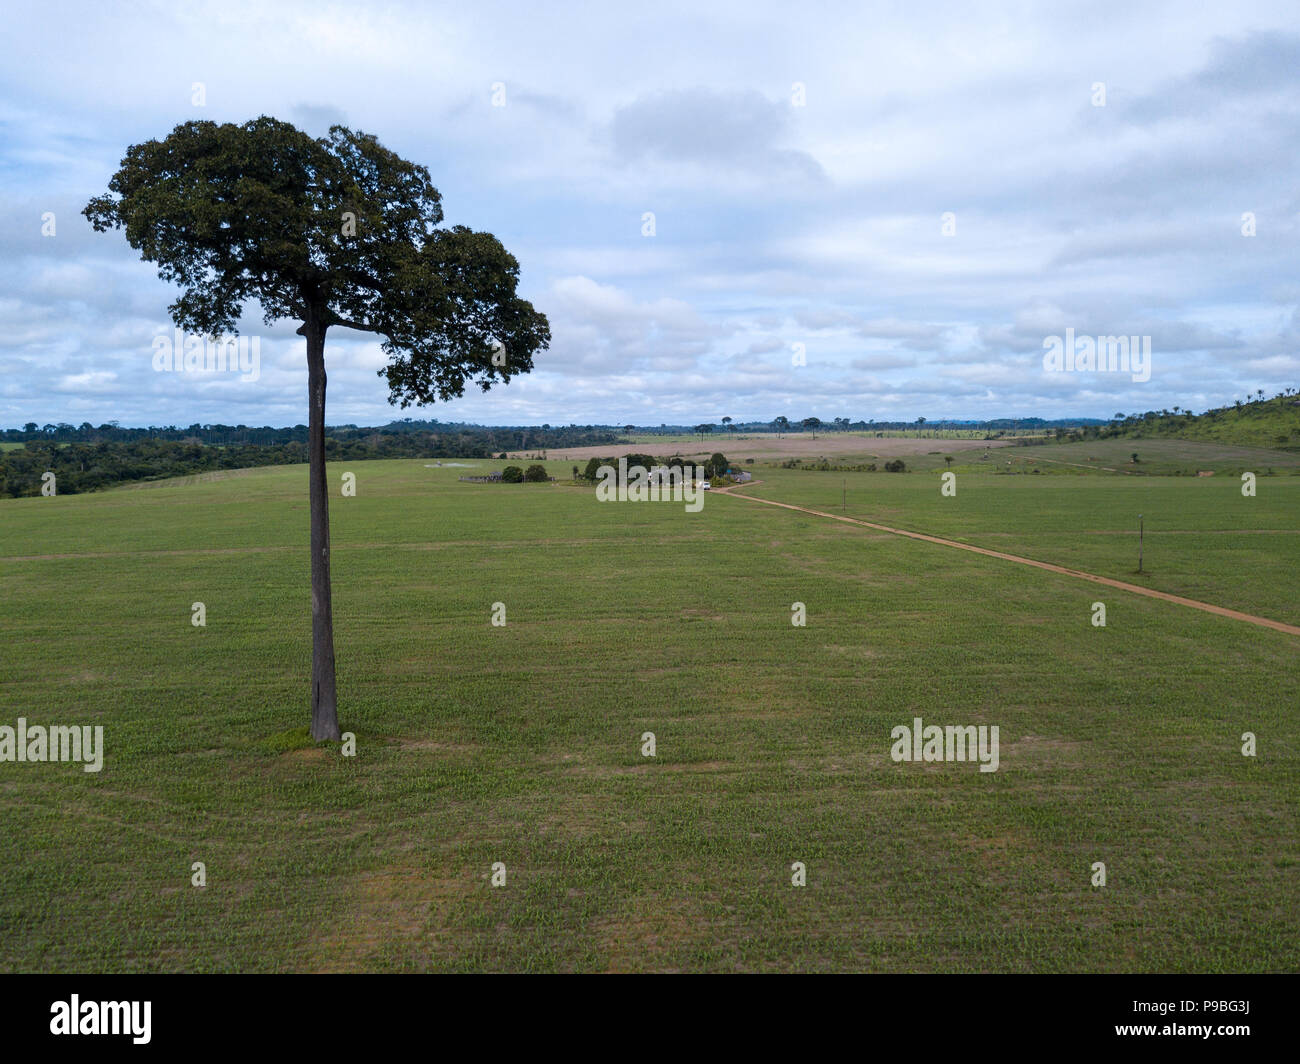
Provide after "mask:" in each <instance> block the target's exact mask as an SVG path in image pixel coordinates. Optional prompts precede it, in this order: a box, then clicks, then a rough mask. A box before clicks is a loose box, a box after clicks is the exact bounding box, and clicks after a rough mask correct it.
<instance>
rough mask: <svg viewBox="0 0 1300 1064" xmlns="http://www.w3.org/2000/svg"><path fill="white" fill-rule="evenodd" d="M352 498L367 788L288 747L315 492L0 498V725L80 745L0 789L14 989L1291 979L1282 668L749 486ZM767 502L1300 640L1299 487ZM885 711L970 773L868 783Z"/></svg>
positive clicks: (346, 667)
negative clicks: (1057, 975)
mask: <svg viewBox="0 0 1300 1064" xmlns="http://www.w3.org/2000/svg"><path fill="white" fill-rule="evenodd" d="M818 442H819V443H820V442H821V440H820V439H819V440H818ZM923 442H925V443H928V442H929V441H923ZM952 443H953V441H943V444H942V445H943V446H945V449H947V450H951V444H952ZM979 445H980V446H983V441H979ZM721 449H723V450H725V451H726V452H727V453H728V454H730V453H731V452H732V450H733V449H732V448H730V447H726V446H724V447H722V448H721ZM929 449H933V448H929ZM613 453H620V451H619V450H615V451H614V452H613ZM570 464H571V462H570V460H569V459H567V458H566V459H565V460H564V461H559V460H556V461H553V462H551V463H550V464H549V468H550V471H551V472H552V473H554V474H556V475H557V476H563V475H566V474H567V472H568V468H569V465H570ZM345 470H350V471H352V472H355V473H356V475H357V486H358V494H357V497H356V498H351V499H343V498H340V497H338V496H336V497H335V498H334V499H333V500H332V502H331V507H332V518H333V528H334V532H333V535H334V547H335V556H334V564H335V574H334V576H335V611H336V623H337V640H338V652H339V669H340V671H339V683H340V699H341V705H342V715H343V723H344V727H345V728H346V729H349V730H352V731H354V732H355V733H356V734H357V738H358V755H357V757H356V758H351V759H345V758H343V757H341V756H340V754H339V751H338V748H337V747H332V746H326V747H321V748H316V747H312V746H311V745H310V744H308V743H307V742H306V741H305V738H304V731H305V729H303V728H302V727H301V726H302V725H303V724H304V723H305V716H306V697H305V694H306V692H305V685H306V676H307V665H308V656H309V647H310V639H309V610H308V592H307V583H306V578H307V551H306V505H307V502H306V480H307V474H306V469H305V468H303V467H297V468H289V469H259V470H256V471H251V472H249V473H247V474H246V475H242V476H238V477H226V478H222V479H217V480H211V481H200V482H191V483H175V482H167V483H160V484H153V485H149V486H148V487H147V489H146V490H134V491H124V490H118V491H111V492H106V493H102V494H97V495H88V496H77V497H57V498H54V499H20V500H6V501H4V502H0V584H2V585H3V589H4V594H3V595H0V723H7V724H12V723H13V721H14V719H15V718H16V717H18V716H20V715H21V716H25V717H26V718H27V719H28V721H29V722H30V723H43V724H81V723H84V724H95V723H100V724H103V725H104V726H105V731H106V735H105V744H106V748H107V753H106V759H105V767H104V770H103V771H102V772H101V773H99V774H87V773H83V772H82V771H80V768H79V767H78V766H75V765H31V764H13V763H0V817H2V818H3V822H4V824H5V832H4V833H3V835H2V836H0V927H2V928H3V929H4V930H3V934H0V967H2V968H5V969H18V970H73V969H87V968H88V969H94V970H100V969H106V970H113V971H117V970H169V971H170V970H230V969H241V970H243V969H246V970H255V971H269V970H284V969H288V970H298V969H309V970H339V969H361V970H411V969H433V970H607V969H612V970H700V969H710V970H790V969H798V970H836V969H866V970H873V971H929V970H962V971H992V970H997V971H1035V972H1041V971H1048V970H1085V971H1096V970H1100V971H1138V970H1142V971H1153V970H1176V971H1212V970H1264V969H1269V970H1294V969H1295V966H1296V961H1295V958H1296V957H1297V955H1298V951H1300V915H1298V914H1297V912H1296V908H1295V905H1294V899H1295V897H1296V896H1297V895H1298V894H1300V862H1298V861H1297V857H1296V855H1297V853H1300V811H1298V810H1297V803H1296V801H1295V798H1296V795H1297V793H1298V792H1300V734H1298V733H1297V729H1296V728H1295V707H1296V705H1297V702H1298V701H1300V671H1298V670H1296V668H1295V660H1296V652H1297V642H1298V641H1297V638H1296V637H1294V636H1291V635H1288V634H1285V633H1282V632H1277V631H1271V630H1268V629H1264V628H1258V627H1255V626H1253V625H1247V624H1243V623H1241V622H1238V621H1235V620H1231V619H1228V618H1222V617H1216V616H1213V615H1211V614H1208V613H1203V612H1200V611H1196V610H1190V609H1185V608H1182V607H1179V606H1175V605H1173V604H1170V603H1166V602H1161V601H1157V600H1153V599H1149V598H1144V597H1140V596H1137V595H1130V594H1126V593H1124V592H1122V591H1119V590H1113V591H1112V590H1109V589H1099V588H1097V587H1095V586H1093V585H1089V584H1082V583H1081V582H1080V581H1078V580H1077V579H1074V578H1072V577H1068V576H1064V575H1055V574H1052V573H1048V572H1044V571H1041V570H1038V569H1032V568H1029V567H1025V566H1021V565H1014V564H1010V563H1008V562H1006V561H1003V560H1000V559H997V558H989V557H984V556H981V555H974V554H969V553H968V552H963V551H956V550H953V549H951V548H949V547H944V546H940V545H936V544H930V543H925V542H918V541H915V540H911V539H906V538H903V537H899V536H897V535H893V534H890V533H886V532H878V531H875V530H871V529H864V528H861V527H855V526H850V525H846V524H842V523H840V522H835V521H828V520H826V519H824V518H820V517H814V516H812V515H810V514H802V513H798V512H794V511H790V510H785V509H781V508H777V507H769V506H759V505H754V504H752V503H748V502H745V501H743V500H740V499H709V500H707V501H706V505H705V507H704V509H703V510H702V511H701V512H700V513H698V514H689V513H686V512H685V511H684V509H683V508H682V506H681V505H680V504H677V505H674V504H642V505H630V504H622V505H620V504H605V505H602V504H600V503H598V502H596V500H595V498H594V495H593V492H592V491H591V489H590V488H578V487H570V486H568V485H564V484H555V485H551V484H539V485H472V484H461V483H459V482H458V481H457V480H456V477H457V475H458V474H459V473H460V472H462V470H459V469H455V468H443V469H438V468H427V467H426V466H425V463H424V462H422V461H419V460H416V461H404V462H367V463H358V464H356V465H354V466H344V465H339V466H331V469H330V482H331V483H333V484H337V483H339V478H340V476H341V474H342V473H343V472H344V471H345ZM758 475H759V476H760V477H761V479H762V481H763V482H762V483H761V484H759V485H756V486H755V487H753V488H752V489H747V490H751V491H752V492H753V493H754V494H756V495H762V496H764V497H767V498H772V499H779V500H781V501H786V502H791V503H794V504H796V505H804V506H809V507H813V508H816V509H821V510H826V511H834V510H836V509H837V508H838V507H839V504H840V501H841V497H842V492H843V490H844V487H845V482H847V493H848V506H847V508H846V509H845V510H844V511H842V512H844V513H847V514H848V515H849V516H857V517H860V518H862V519H865V520H875V521H879V522H880V523H882V524H885V525H888V526H890V527H894V528H905V529H914V530H916V531H921V532H925V533H929V534H934V535H938V536H943V537H945V538H952V539H954V540H959V541H962V542H970V543H978V544H982V545H988V546H990V547H992V548H993V549H995V550H1001V551H1006V552H1008V553H1015V554H1020V555H1024V556H1027V557H1032V558H1038V559H1042V560H1045V561H1048V562H1052V563H1055V564H1062V565H1067V566H1071V567H1075V568H1078V569H1083V570H1086V571H1089V572H1096V573H1101V574H1105V575H1113V576H1115V577H1116V578H1117V579H1120V580H1124V581H1130V582H1138V583H1143V584H1144V586H1148V587H1152V588H1155V589H1158V590H1165V591H1169V592H1171V593H1174V594H1185V595H1187V596H1188V597H1193V598H1198V599H1201V600H1204V601H1208V602H1213V603H1218V604H1221V605H1225V606H1228V607H1230V608H1235V609H1240V610H1242V611H1244V612H1251V613H1256V614H1259V615H1262V616H1267V617H1273V618H1276V619H1279V620H1282V621H1285V622H1288V623H1292V624H1296V623H1300V614H1298V613H1297V609H1298V608H1300V607H1297V605H1296V604H1297V602H1298V601H1300V596H1298V595H1296V578H1295V573H1296V572H1297V564H1296V563H1297V562H1298V561H1300V554H1298V551H1300V537H1297V536H1296V535H1295V534H1294V532H1295V530H1296V529H1297V528H1298V527H1300V521H1297V517H1300V478H1294V477H1274V478H1261V480H1260V482H1259V493H1258V496H1257V497H1256V498H1254V499H1245V498H1242V497H1241V495H1240V490H1239V485H1235V484H1234V483H1233V482H1232V481H1230V480H1228V479H1226V478H1220V477H1215V478H1205V479H1196V478H1191V479H1189V478H1134V477H1114V476H1110V477H1088V476H1079V477H1068V478H1067V477H1041V476H1040V477H1033V476H995V475H978V474H966V475H959V478H958V485H959V487H958V495H957V497H956V498H955V499H952V498H942V497H941V496H940V494H939V490H938V487H939V485H938V476H937V474H936V473H924V474H915V475H913V474H899V475H893V474H883V473H880V474H848V475H841V474H838V473H809V472H802V471H794V470H779V469H764V470H761V471H759V472H758ZM1137 512H1144V513H1145V514H1146V519H1147V559H1146V568H1147V569H1148V571H1147V572H1146V573H1145V574H1144V575H1143V576H1141V577H1138V576H1136V575H1134V573H1133V570H1134V569H1135V568H1136V551H1135V548H1136V536H1135V535H1134V534H1133V529H1134V528H1135V522H1134V521H1133V520H1132V518H1134V517H1135V515H1136V513H1137ZM1098 598H1102V599H1104V600H1105V601H1106V602H1107V606H1108V624H1107V627H1105V628H1095V627H1093V626H1092V625H1091V623H1090V606H1091V603H1092V602H1093V601H1094V600H1095V599H1098ZM196 601H202V602H204V603H205V604H206V606H207V611H208V624H207V627H206V628H194V627H193V626H191V624H190V608H191V604H192V603H194V602H196ZM497 601H500V602H504V603H505V605H506V609H507V625H506V626H505V627H503V628H494V627H492V626H491V624H490V616H491V609H492V604H493V603H494V602H497ZM794 602H802V603H804V604H805V605H806V607H807V611H808V624H807V627H803V628H799V627H794V626H792V625H791V623H790V618H791V605H792V603H794ZM915 716H920V717H922V718H923V719H924V720H925V722H926V723H935V724H961V725H965V724H972V725H978V724H988V725H998V726H999V727H1000V729H1001V767H1000V768H999V771H998V772H996V773H989V774H982V773H980V772H978V771H977V766H975V765H974V764H970V763H967V764H930V765H915V764H906V763H903V764H897V763H894V762H893V761H892V760H891V759H890V757H889V748H890V745H891V743H890V737H889V732H890V729H891V728H893V727H894V726H895V725H897V724H910V722H911V720H912V718H913V717H915ZM1247 730H1249V731H1252V732H1254V733H1255V734H1256V735H1257V736H1258V741H1259V756H1257V757H1254V758H1248V757H1243V756H1242V754H1241V738H1240V737H1241V735H1242V733H1243V732H1244V731H1247ZM646 731H653V732H654V733H655V735H656V737H657V743H658V756H657V757H656V758H654V759H648V758H644V757H642V756H641V752H640V745H641V736H642V734H643V733H644V732H646ZM194 861H204V862H205V863H206V864H207V869H208V886H207V887H206V888H204V889H202V890H200V889H196V888H194V887H192V886H191V885H190V876H191V874H192V873H191V870H190V866H191V863H192V862H194ZM497 861H501V862H504V863H505V865H506V866H507V868H508V883H507V886H506V887H504V888H499V889H494V888H492V887H491V886H490V885H489V875H490V870H491V866H492V864H493V862H497ZM793 861H803V862H805V863H806V865H807V868H808V886H807V887H806V888H803V889H797V888H794V887H792V886H791V885H790V865H791V863H792V862H793ZM1095 861H1104V862H1105V863H1106V866H1107V871H1108V885H1107V887H1106V888H1104V889H1096V888H1093V887H1092V886H1091V885H1090V882H1089V877H1090V875H1091V872H1090V868H1091V865H1092V863H1093V862H1095ZM69 914H75V919H72V918H70V916H69Z"/></svg>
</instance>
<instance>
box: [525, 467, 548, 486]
mask: <svg viewBox="0 0 1300 1064" xmlns="http://www.w3.org/2000/svg"><path fill="white" fill-rule="evenodd" d="M524 479H525V480H526V481H528V483H530V484H538V483H544V482H545V481H548V480H550V479H551V477H550V474H549V473H547V472H546V467H545V466H540V465H530V466H529V467H528V468H527V469H526V470H525V471H524Z"/></svg>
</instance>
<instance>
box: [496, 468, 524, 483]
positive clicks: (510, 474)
mask: <svg viewBox="0 0 1300 1064" xmlns="http://www.w3.org/2000/svg"><path fill="white" fill-rule="evenodd" d="M523 479H524V471H523V470H522V469H520V468H519V467H518V466H517V465H508V466H506V467H505V469H503V470H501V483H503V484H519V483H522V482H523Z"/></svg>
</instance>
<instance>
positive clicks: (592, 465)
mask: <svg viewBox="0 0 1300 1064" xmlns="http://www.w3.org/2000/svg"><path fill="white" fill-rule="evenodd" d="M604 464H605V459H603V458H592V459H590V460H589V461H588V462H587V471H586V472H585V473H583V476H584V477H586V478H587V479H588V480H595V479H596V476H597V474H599V473H600V467H601V466H603V465H604Z"/></svg>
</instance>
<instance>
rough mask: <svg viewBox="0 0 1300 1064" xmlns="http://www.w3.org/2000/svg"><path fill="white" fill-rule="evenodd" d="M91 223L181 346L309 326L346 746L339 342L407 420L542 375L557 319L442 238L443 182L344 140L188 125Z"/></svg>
mask: <svg viewBox="0 0 1300 1064" xmlns="http://www.w3.org/2000/svg"><path fill="white" fill-rule="evenodd" d="M108 187H109V190H110V192H111V193H113V194H112V195H106V196H97V197H95V198H94V199H92V200H91V201H90V203H89V204H87V206H86V208H85V210H84V211H83V212H82V213H83V214H85V216H86V217H87V218H88V219H89V220H90V223H91V224H92V225H93V226H94V227H95V230H96V231H97V232H104V231H105V230H107V229H110V228H124V229H125V230H126V239H127V242H128V243H129V244H130V245H131V246H132V247H133V248H135V249H136V250H137V251H139V252H140V254H141V256H142V257H143V258H144V259H145V261H147V262H154V263H157V264H158V274H159V276H160V277H161V278H162V279H163V280H165V281H171V282H174V283H176V284H178V285H179V286H180V287H181V288H182V290H183V291H182V293H181V295H180V297H179V298H178V299H177V300H176V301H175V302H174V303H172V305H171V306H170V307H169V308H168V310H169V312H170V314H171V317H172V319H173V320H174V321H175V323H176V325H177V326H178V327H180V328H183V329H186V330H188V331H190V332H193V333H200V334H205V335H207V336H212V337H215V336H218V335H221V334H227V335H229V334H234V333H235V332H236V323H237V322H238V320H239V317H240V315H241V313H242V311H243V308H244V304H245V303H246V302H248V301H250V300H255V301H256V302H257V303H258V304H259V305H260V306H261V309H262V313H263V321H265V322H266V324H267V325H270V324H271V323H273V322H275V321H278V320H281V319H285V318H289V319H292V320H295V321H298V322H300V323H301V324H300V325H299V327H298V333H299V335H301V336H303V337H304V338H305V340H306V346H307V393H308V408H309V411H310V416H309V422H308V452H309V457H310V485H311V487H310V498H311V611H312V669H311V671H312V676H311V735H312V738H313V739H317V740H321V739H338V738H339V737H340V736H339V723H338V700H337V695H336V689H335V684H334V623H333V612H332V609H331V601H330V534H329V501H328V490H327V486H326V482H325V333H326V331H327V330H328V329H329V328H330V326H332V325H337V326H339V327H341V328H347V329H355V330H359V331H361V332H368V333H376V334H378V335H380V336H382V337H383V338H384V343H383V350H384V352H385V354H387V355H388V356H389V362H388V365H386V366H385V367H384V368H383V369H381V370H380V371H379V375H380V376H382V377H385V378H387V381H388V387H389V402H395V403H400V404H401V406H402V407H403V408H405V407H407V406H410V405H411V404H412V403H414V404H416V405H421V404H424V403H432V402H434V401H436V400H438V399H441V400H447V399H452V398H456V397H458V396H460V395H463V394H464V390H465V384H466V382H467V381H472V382H473V383H475V384H478V385H479V387H480V388H481V389H482V390H483V391H487V390H488V388H490V387H491V386H492V384H493V383H495V382H497V381H501V382H508V381H509V380H510V378H511V377H512V376H513V375H514V374H516V373H527V372H528V371H529V370H531V369H532V367H533V355H534V353H536V352H537V351H539V350H542V349H544V348H546V347H547V346H548V344H549V342H550V328H549V326H548V324H547V321H546V318H545V316H544V315H542V314H540V313H538V312H537V311H536V310H534V309H533V306H532V304H530V303H528V302H527V301H526V300H523V299H520V298H519V297H518V296H517V295H516V294H515V288H516V285H517V283H518V279H519V263H518V262H517V261H516V260H515V258H514V256H512V255H511V254H510V253H509V252H507V251H506V249H505V248H504V247H502V246H501V244H500V242H498V241H497V239H496V238H495V237H493V236H492V235H491V234H489V233H476V232H473V231H472V230H470V229H468V228H466V227H465V226H459V225H458V226H453V227H451V228H442V229H440V228H438V225H439V223H440V222H441V221H442V198H441V196H440V195H439V194H438V190H437V189H436V188H434V187H433V184H432V183H431V182H430V179H429V172H428V170H426V169H425V168H424V167H423V166H417V165H416V164H414V163H409V162H407V161H406V160H405V159H402V158H400V157H399V156H397V155H395V154H394V153H393V152H391V151H389V150H388V149H387V148H385V147H384V146H383V145H381V144H380V143H379V141H378V140H376V139H375V137H373V136H370V135H368V134H365V133H358V132H354V131H352V130H350V129H346V128H344V127H343V126H333V127H331V129H330V131H329V134H328V135H327V136H325V137H322V138H312V137H310V136H308V135H307V134H306V133H303V132H302V131H300V130H298V129H296V128H295V127H293V126H292V125H290V124H288V123H287V122H280V121H277V120H276V119H274V118H268V117H266V116H265V115H264V116H262V117H260V118H256V119H254V120H252V121H251V122H246V123H244V124H243V125H234V124H232V123H224V124H221V125H217V124H216V123H214V122H186V123H183V124H182V125H179V126H177V127H176V128H175V129H174V130H172V132H171V133H170V134H169V135H168V136H167V137H166V138H165V139H163V140H161V141H158V140H150V141H146V142H145V143H143V144H135V145H132V146H131V147H129V148H128V149H127V152H126V157H125V158H124V159H123V160H122V165H121V168H120V169H119V170H118V171H117V173H116V174H114V175H113V179H112V180H111V181H110V182H109V186H108Z"/></svg>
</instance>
